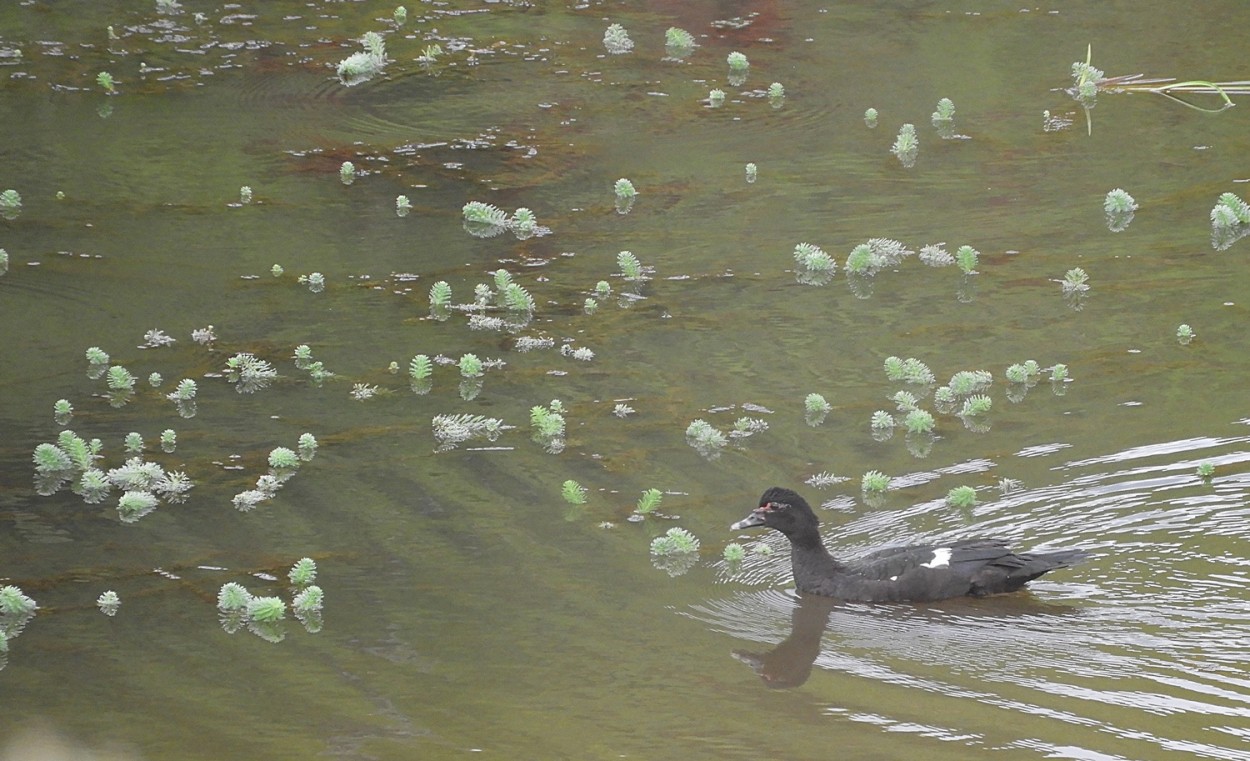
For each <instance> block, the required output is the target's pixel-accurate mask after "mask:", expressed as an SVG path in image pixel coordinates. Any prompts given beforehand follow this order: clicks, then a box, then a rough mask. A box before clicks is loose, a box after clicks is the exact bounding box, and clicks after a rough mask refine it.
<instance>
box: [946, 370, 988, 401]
mask: <svg viewBox="0 0 1250 761" xmlns="http://www.w3.org/2000/svg"><path fill="white" fill-rule="evenodd" d="M993 383H994V375H993V374H992V373H991V372H990V371H989V370H960V371H959V372H957V373H955V374H954V375H952V376H951V380H950V383H949V384H948V387H949V388H950V390H951V391H953V392H954V393H955V394H957V395H958V396H968V395H970V394H975V393H977V392H979V391H984V390H985V389H987V388H989V387H990V386H991V385H992V384H993Z"/></svg>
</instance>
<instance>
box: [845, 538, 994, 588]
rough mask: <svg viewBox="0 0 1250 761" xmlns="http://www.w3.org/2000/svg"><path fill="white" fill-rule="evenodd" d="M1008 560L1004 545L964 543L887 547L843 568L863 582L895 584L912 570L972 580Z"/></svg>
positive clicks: (978, 541)
mask: <svg viewBox="0 0 1250 761" xmlns="http://www.w3.org/2000/svg"><path fill="white" fill-rule="evenodd" d="M1010 556H1011V550H1009V549H1007V544H1006V542H1003V541H1000V540H995V539H965V540H962V541H958V542H950V543H949V544H913V545H908V546H905V547H886V548H885V549H881V550H875V551H873V552H869V553H868V554H866V555H862V556H860V557H858V558H856V559H855V560H852V561H850V562H849V563H847V564H846V568H847V571H848V572H850V573H853V574H855V575H857V576H860V577H862V578H865V579H879V580H888V581H897V580H898V577H900V576H902V575H903V574H906V573H908V572H910V571H915V570H924V569H927V570H938V569H945V570H946V571H947V572H949V573H954V574H955V575H956V576H964V577H967V578H971V576H972V575H973V574H974V573H975V572H976V571H977V570H978V569H979V568H981V567H982V566H984V565H986V564H989V563H993V562H995V561H998V560H1001V559H1003V558H1006V557H1010Z"/></svg>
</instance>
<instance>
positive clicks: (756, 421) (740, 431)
mask: <svg viewBox="0 0 1250 761" xmlns="http://www.w3.org/2000/svg"><path fill="white" fill-rule="evenodd" d="M767 430H768V421H766V420H763V419H761V418H754V417H740V418H738V419H737V420H735V421H734V428H733V430H732V431H730V432H729V435H730V436H733V437H734V438H738V439H740V438H745V437H747V436H751V435H754V434H756V433H759V432H761V431H767Z"/></svg>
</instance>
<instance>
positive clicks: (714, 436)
mask: <svg viewBox="0 0 1250 761" xmlns="http://www.w3.org/2000/svg"><path fill="white" fill-rule="evenodd" d="M686 443H687V444H689V445H690V446H692V447H694V448H695V449H697V450H699V451H700V453H703V454H705V455H707V454H712V453H714V452H716V451H717V450H719V449H721V448H722V447H724V446H725V445H726V444H728V443H729V438H728V437H726V436H725V434H723V433H721V432H720V431H719V430H717V429H716V428H714V427H713V426H712V424H711V423H709V422H707V421H706V420H694V421H691V423H690V425H688V426H686Z"/></svg>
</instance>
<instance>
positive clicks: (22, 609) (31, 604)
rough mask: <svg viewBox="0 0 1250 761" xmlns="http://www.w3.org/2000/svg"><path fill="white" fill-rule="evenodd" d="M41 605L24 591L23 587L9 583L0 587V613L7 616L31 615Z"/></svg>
mask: <svg viewBox="0 0 1250 761" xmlns="http://www.w3.org/2000/svg"><path fill="white" fill-rule="evenodd" d="M38 607H39V606H38V605H37V604H36V603H35V601H34V600H32V599H31V598H30V597H27V596H26V594H25V593H23V592H22V589H21V587H17V586H14V585H12V584H9V585H7V586H4V587H0V614H4V615H6V616H29V615H30V614H32V613H34V612H35V610H36V609H37V608H38Z"/></svg>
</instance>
